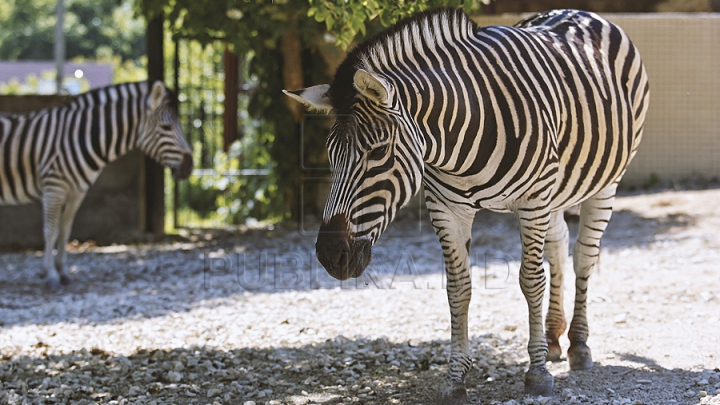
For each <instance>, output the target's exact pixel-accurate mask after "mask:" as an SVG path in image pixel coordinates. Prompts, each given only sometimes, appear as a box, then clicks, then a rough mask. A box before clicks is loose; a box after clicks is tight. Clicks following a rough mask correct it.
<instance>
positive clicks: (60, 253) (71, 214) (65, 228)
mask: <svg viewBox="0 0 720 405" xmlns="http://www.w3.org/2000/svg"><path fill="white" fill-rule="evenodd" d="M83 197H85V195H84V194H82V193H79V192H74V193H70V194H69V195H68V197H67V200H66V202H65V206H64V208H63V210H62V215H61V217H60V233H59V235H58V239H57V253H56V254H55V270H56V271H57V273H58V275H59V276H60V283H61V284H65V285H67V284H70V276H69V275H68V273H67V271H66V268H65V266H64V264H65V256H66V255H67V252H66V250H65V249H66V246H67V243H68V239H69V238H70V231H71V230H72V225H73V221H74V220H75V214H77V210H78V208H80V204H82V201H83Z"/></svg>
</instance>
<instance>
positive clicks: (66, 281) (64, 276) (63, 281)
mask: <svg viewBox="0 0 720 405" xmlns="http://www.w3.org/2000/svg"><path fill="white" fill-rule="evenodd" d="M60 284H62V285H70V284H72V279H71V278H70V276H68V275H67V274H61V275H60Z"/></svg>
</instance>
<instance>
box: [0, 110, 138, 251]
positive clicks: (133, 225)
mask: <svg viewBox="0 0 720 405" xmlns="http://www.w3.org/2000/svg"><path fill="white" fill-rule="evenodd" d="M62 102H64V99H63V98H57V97H54V96H48V97H46V96H19V97H11V96H2V97H0V111H12V112H21V111H27V110H32V109H33V108H42V107H43V106H54V105H58V104H60V103H62ZM143 173H144V156H143V155H142V154H141V153H140V152H138V151H134V152H132V153H129V154H128V155H125V156H123V157H122V158H120V159H118V160H117V161H115V162H113V163H112V164H110V165H109V166H108V167H106V168H105V170H103V172H102V173H101V175H100V177H99V178H98V180H97V182H96V183H95V184H94V185H93V186H92V187H91V188H90V191H89V192H88V194H87V196H86V198H85V201H84V202H83V204H82V206H81V207H80V210H79V211H78V214H77V217H76V218H75V223H74V226H73V232H72V235H71V238H70V240H73V239H78V240H81V241H85V240H88V239H92V240H95V241H96V242H98V243H102V244H106V243H112V242H121V241H127V240H130V239H133V238H137V237H138V236H139V235H140V233H141V231H142V226H141V224H143V223H144V218H143V217H142V215H143V214H142V212H143V211H142V206H141V204H142V201H143V198H142V190H143V187H142V186H143V184H142V179H143V178H144V176H143ZM42 246H43V238H42V210H41V207H40V204H39V203H34V204H30V205H22V206H0V250H1V249H9V248H13V249H15V248H41V247H42Z"/></svg>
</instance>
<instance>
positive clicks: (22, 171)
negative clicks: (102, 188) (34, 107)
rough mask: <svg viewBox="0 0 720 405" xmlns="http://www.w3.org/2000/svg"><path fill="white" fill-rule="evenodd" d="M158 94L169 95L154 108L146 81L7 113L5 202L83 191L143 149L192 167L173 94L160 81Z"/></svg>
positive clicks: (0, 175) (1, 120)
mask: <svg viewBox="0 0 720 405" xmlns="http://www.w3.org/2000/svg"><path fill="white" fill-rule="evenodd" d="M153 89H160V90H162V91H158V95H157V97H158V99H157V100H155V103H156V105H154V106H153V105H151V104H152V102H153V97H152V96H153V95H152V94H151V88H150V86H149V84H148V83H147V82H144V81H143V82H135V83H123V84H118V85H114V86H108V87H103V88H99V89H95V90H91V91H89V92H87V93H83V94H81V95H78V96H76V97H74V98H73V99H71V100H70V101H68V102H67V103H66V104H65V105H63V106H60V107H55V108H49V109H43V110H40V111H35V112H30V113H27V114H4V115H0V150H2V151H3V153H2V154H0V204H21V203H27V202H30V201H33V200H37V199H39V198H40V196H41V194H42V189H43V187H44V184H49V183H52V184H54V185H56V186H61V187H65V188H69V189H73V190H77V191H81V192H83V193H84V192H86V191H87V189H88V188H89V186H90V185H91V184H92V183H94V181H95V180H96V179H97V177H98V175H99V174H100V171H101V170H102V169H103V168H104V167H105V166H106V165H107V164H108V163H110V162H112V161H114V160H115V159H117V158H118V157H120V156H122V155H124V154H125V153H127V152H128V151H130V150H132V149H134V148H135V147H136V146H140V148H141V149H142V150H143V151H144V152H145V153H146V154H148V155H149V156H151V157H153V158H155V159H156V160H158V161H161V162H162V163H164V164H166V165H167V166H171V165H175V166H176V167H177V168H179V167H181V166H182V163H183V159H185V161H189V162H190V167H191V165H192V162H191V159H188V158H187V157H186V156H185V155H189V153H190V148H189V146H188V144H187V142H186V141H185V140H184V137H183V135H182V131H181V129H180V123H179V120H178V118H177V115H176V114H175V113H174V111H172V108H171V95H170V93H169V92H167V91H166V90H165V88H164V85H162V84H161V83H159V82H158V83H156V85H155V86H154V87H153ZM168 154H172V155H173V156H171V158H166V156H165V155H168ZM164 159H165V160H164ZM185 166H187V163H185ZM186 170H187V169H186Z"/></svg>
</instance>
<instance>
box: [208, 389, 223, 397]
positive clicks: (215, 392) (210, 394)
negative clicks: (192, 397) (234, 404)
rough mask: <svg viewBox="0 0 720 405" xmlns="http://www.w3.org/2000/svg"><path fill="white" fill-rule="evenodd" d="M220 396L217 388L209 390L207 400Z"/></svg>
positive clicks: (220, 392)
mask: <svg viewBox="0 0 720 405" xmlns="http://www.w3.org/2000/svg"><path fill="white" fill-rule="evenodd" d="M220 394H222V391H221V390H219V389H217V388H210V389H209V390H208V392H207V396H208V398H212V397H216V396H218V395H220Z"/></svg>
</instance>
